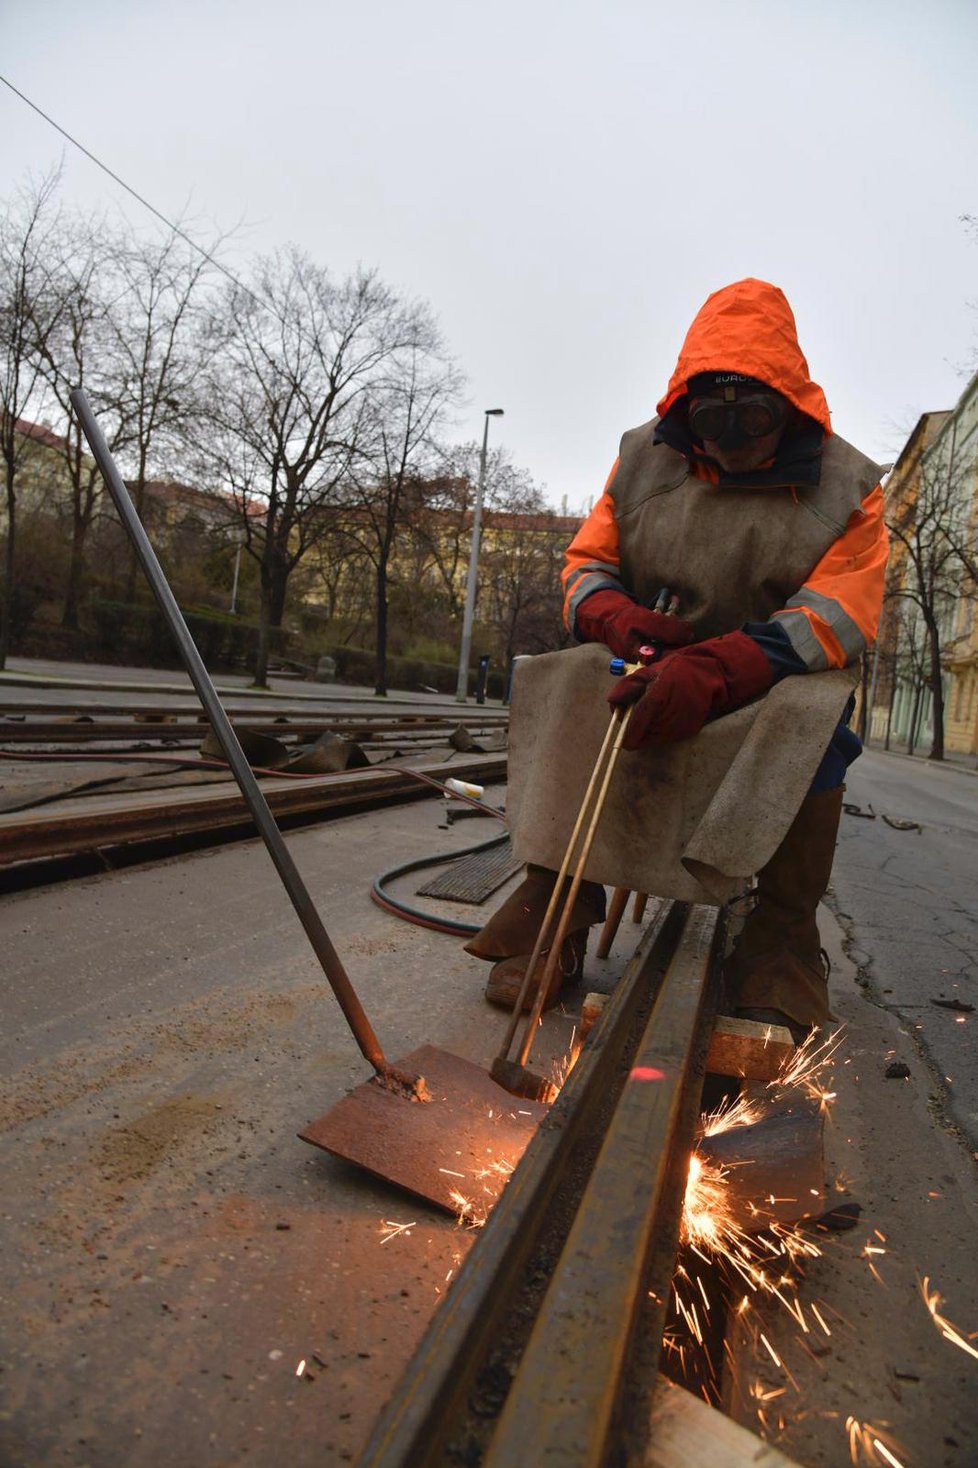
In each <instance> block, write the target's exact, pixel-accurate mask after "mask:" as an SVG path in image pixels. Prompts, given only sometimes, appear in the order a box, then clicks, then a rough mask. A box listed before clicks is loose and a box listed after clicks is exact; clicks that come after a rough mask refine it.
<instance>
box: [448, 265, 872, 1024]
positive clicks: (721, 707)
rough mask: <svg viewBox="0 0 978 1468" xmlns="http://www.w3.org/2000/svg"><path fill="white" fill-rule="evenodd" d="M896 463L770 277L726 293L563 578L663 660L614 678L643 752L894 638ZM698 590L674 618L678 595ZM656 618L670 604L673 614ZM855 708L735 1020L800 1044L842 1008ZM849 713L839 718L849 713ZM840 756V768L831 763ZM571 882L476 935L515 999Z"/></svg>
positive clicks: (734, 993)
mask: <svg viewBox="0 0 978 1468" xmlns="http://www.w3.org/2000/svg"><path fill="white" fill-rule="evenodd" d="M879 477H880V471H879V468H878V466H876V465H875V464H873V463H872V462H871V461H870V460H869V459H867V458H866V457H865V456H864V455H863V454H861V453H859V452H858V450H856V449H855V448H853V447H852V446H851V445H850V444H848V443H846V442H845V441H844V440H843V439H841V438H840V437H839V436H838V435H837V434H835V433H834V432H833V429H832V422H831V418H830V416H829V409H828V405H827V403H826V399H825V395H824V393H823V392H822V389H821V388H820V387H819V386H818V385H817V383H815V382H814V381H813V380H812V378H811V377H810V375H809V371H808V364H807V362H806V360H805V357H804V355H803V354H802V351H801V348H800V346H799V343H798V336H797V330H796V326H795V320H794V316H793V314H792V311H791V308H790V306H789V304H788V302H787V300H786V298H785V296H784V295H783V293H782V292H781V291H780V290H779V289H778V288H777V287H776V286H774V285H770V284H768V283H767V282H765V281H761V280H755V279H747V280H741V281H738V282H736V283H735V284H733V285H729V286H726V287H724V288H723V289H722V290H719V291H716V292H715V293H714V294H713V295H711V296H710V297H709V299H708V300H707V301H706V303H705V304H704V306H703V307H702V308H701V310H700V311H699V313H698V314H697V316H696V317H695V319H694V321H693V324H692V326H691V327H690V329H689V331H688V333H687V335H686V339H685V341H684V343H683V346H682V350H681V352H680V355H679V361H678V364H677V366H676V370H675V372H674V373H673V375H672V378H671V380H670V382H669V386H668V388H667V390H666V392H665V394H664V396H663V397H662V399H661V401H660V402H659V404H658V407H657V416H656V417H655V418H653V419H652V420H651V421H650V422H648V423H645V424H643V425H642V426H641V427H639V428H634V429H631V430H630V431H629V432H627V433H625V435H624V437H623V438H622V440H621V447H620V452H619V456H618V458H617V459H616V461H615V463H614V465H613V467H612V470H611V474H610V476H609V479H608V482H607V485H606V486H605V489H604V492H603V494H602V495H601V498H600V499H599V500H598V502H597V503H596V505H595V506H594V508H593V510H592V511H591V513H590V514H589V515H588V517H587V519H586V520H585V522H584V524H583V525H582V527H581V529H580V530H579V531H578V533H577V535H576V536H575V537H574V539H573V541H572V542H571V544H570V547H569V548H568V551H567V555H566V565H565V568H564V571H563V578H562V579H563V584H564V590H565V602H564V619H565V622H566V625H567V628H568V629H569V631H570V632H571V633H572V634H573V636H574V637H575V639H576V640H577V641H579V642H601V643H604V644H605V645H606V646H607V647H608V648H609V649H610V650H611V652H612V653H613V654H615V655H616V656H618V657H621V658H624V659H626V660H629V661H635V660H636V659H637V658H638V656H639V649H640V648H641V647H643V646H645V645H648V646H650V647H651V648H653V649H654V654H653V656H652V658H651V660H650V661H649V663H648V665H647V666H642V667H639V668H638V669H637V670H636V671H633V672H629V673H627V674H626V675H625V676H623V677H621V678H620V679H619V680H618V681H617V682H616V683H615V684H614V685H613V687H612V688H611V690H610V692H609V694H608V701H609V703H610V704H611V705H612V707H613V708H617V709H620V710H624V709H625V708H627V707H629V706H631V707H632V709H633V711H632V714H631V717H630V721H629V725H628V728H627V730H626V733H625V738H624V741H623V742H624V747H625V748H626V749H646V748H654V747H656V746H663V745H667V744H669V743H671V742H673V741H677V740H684V739H692V738H694V737H695V736H696V735H697V734H698V733H699V731H700V730H701V729H703V727H704V725H705V724H706V723H707V722H708V721H712V720H714V719H717V718H720V717H722V716H723V715H724V714H727V713H728V712H730V711H731V710H733V709H736V708H739V707H741V706H742V705H744V704H746V703H748V702H750V701H751V700H755V699H759V698H762V697H763V696H764V695H765V694H766V693H767V692H768V690H769V689H770V688H771V687H772V685H773V684H775V683H776V682H778V681H779V680H781V679H783V678H786V677H796V676H802V677H803V676H805V675H806V674H812V673H817V672H819V671H822V670H826V669H833V668H844V667H847V666H848V665H849V664H851V663H853V662H854V661H856V660H857V659H858V658H859V657H860V655H861V653H862V652H863V651H864V649H865V648H866V647H867V646H868V645H869V643H870V642H871V641H872V639H873V637H874V636H875V633H876V629H877V625H878V622H879V616H880V610H881V606H882V600H883V582H884V573H885V566H886V558H887V549H888V543H887V534H886V529H885V526H884V523H883V493H882V488H881V486H880V484H879V482H878V481H879ZM662 588H668V589H669V592H670V594H671V595H672V596H673V597H678V615H675V616H669V615H665V614H664V613H663V611H662V610H661V607H662V605H663V599H662V598H661V597H660V595H659V593H660V590H661V589H662ZM656 606H658V607H659V608H660V610H656V609H655V608H656ZM853 703H854V700H853V699H851V698H850V701H849V704H848V706H847V708H846V711H845V714H844V716H843V719H842V720H841V721H840V723H839V725H838V728H837V729H836V731H835V734H834V736H833V738H832V740H831V743H830V744H829V746H828V748H827V749H825V750H824V752H823V751H822V750H820V749H818V748H816V749H815V750H814V751H813V752H812V761H811V767H814V766H815V765H816V764H817V770H816V773H815V776H814V779H813V780H812V783H811V788H810V790H809V791H808V794H807V795H806V796H805V798H804V800H803V801H802V804H801V807H800V809H798V810H797V812H796V813H795V814H794V818H793V819H792V818H791V813H790V812H788V813H785V820H786V822H787V823H788V824H787V827H786V829H787V834H786V835H785V836H784V839H783V840H782V841H781V844H780V845H779V846H778V848H777V850H776V851H775V852H774V854H773V855H772V856H771V857H770V859H769V860H768V861H767V862H766V864H765V865H764V866H763V868H762V869H761V870H760V871H759V872H757V873H756V879H757V880H756V889H755V899H754V906H753V909H752V910H751V911H750V913H749V915H748V916H747V918H746V921H745V922H744V926H743V929H742V931H741V933H740V935H739V938H738V939H737V941H736V946H735V947H734V949H733V951H732V953H731V954H730V955H729V956H728V958H727V960H726V963H725V966H724V978H725V983H726V988H727V991H728V996H729V998H730V1000H731V1003H732V1007H733V1011H734V1013H736V1014H739V1015H741V1016H742V1017H745V1018H753V1019H759V1020H762V1021H765V1022H770V1023H780V1024H786V1025H787V1026H788V1027H789V1028H790V1029H791V1031H792V1033H793V1034H794V1036H795V1038H796V1039H801V1038H802V1037H803V1036H804V1035H805V1034H807V1033H809V1032H810V1030H811V1029H812V1028H813V1027H818V1026H820V1025H821V1024H823V1023H824V1022H825V1021H826V1020H828V1019H830V1018H831V1013H830V1009H829V1002H828V984H827V979H828V968H827V960H826V958H825V956H824V953H823V951H822V948H821V943H820V940H819V933H818V927H817V925H816V918H815V914H816V908H817V906H818V903H819V901H820V899H821V897H822V896H823V894H824V892H825V890H826V888H827V886H828V882H829V876H830V873H831V868H832V860H833V855H834V851H835V844H836V838H837V834H838V827H839V818H840V815H841V811H842V794H843V778H844V775H845V771H846V768H847V766H848V765H849V764H850V763H851V761H852V760H853V759H855V758H856V756H857V755H858V754H859V752H860V750H861V747H862V746H861V743H860V741H859V739H858V738H857V736H856V735H855V734H854V733H853V732H852V731H851V730H850V729H849V727H848V723H847V720H848V718H849V717H850V716H851V711H852V707H853ZM833 717H834V715H833ZM820 754H821V756H822V757H821V762H820V763H818V760H819V755H820ZM555 879H556V874H555V873H554V872H552V871H549V870H548V869H546V868H543V867H531V868H529V869H528V872H527V876H526V879H525V881H524V882H523V884H522V885H521V886H520V887H519V888H518V889H517V891H516V892H514V893H513V894H512V896H511V897H510V898H509V899H508V900H507V901H506V902H505V903H504V904H503V906H502V908H501V909H500V910H499V911H498V912H497V913H496V914H495V915H494V916H493V917H492V918H491V919H490V921H489V922H488V923H487V925H486V926H485V927H484V928H483V929H482V930H481V931H480V932H479V933H478V934H477V935H476V936H475V937H474V938H473V939H472V940H471V941H470V942H469V943H468V944H467V945H466V947H467V949H468V951H469V952H470V953H472V954H474V955H476V956H477V957H480V958H485V959H489V960H491V961H492V962H493V965H494V966H493V969H492V971H491V974H490V978H489V983H488V986H487V989H486V995H487V998H488V999H489V1000H490V1001H492V1002H494V1003H498V1004H502V1005H507V1006H512V1005H513V1004H514V1003H515V1002H516V999H517V996H518V993H519V988H520V985H521V983H522V978H523V974H524V973H525V970H526V966H527V962H528V958H529V953H530V950H531V948H532V946H533V941H534V939H535V937H536V934H537V932H538V930H539V928H540V924H541V922H542V919H543V916H544V911H545V908H546V904H547V902H548V900H549V898H550V896H551V894H552V891H553V885H554V881H555ZM603 916H604V890H603V888H602V887H600V886H598V885H597V884H596V883H584V884H583V885H582V887H581V890H580V893H579V894H578V898H577V901H576V903H575V907H574V911H573V914H572V916H571V922H570V927H569V929H568V937H567V939H566V941H565V943H564V949H563V951H562V952H561V954H560V955H559V958H560V961H559V963H558V965H557V968H556V972H555V979H554V983H553V986H552V989H551V992H550V993H549V994H548V996H547V1002H548V1004H552V1003H555V1002H556V1000H557V999H558V998H559V995H560V992H561V989H562V987H563V986H564V985H566V984H567V983H569V982H572V981H574V980H576V979H578V978H580V977H581V976H582V973H583V959H584V951H585V943H586V937H587V930H588V928H589V927H590V926H591V925H592V924H594V923H596V922H600V921H601V920H602V918H603Z"/></svg>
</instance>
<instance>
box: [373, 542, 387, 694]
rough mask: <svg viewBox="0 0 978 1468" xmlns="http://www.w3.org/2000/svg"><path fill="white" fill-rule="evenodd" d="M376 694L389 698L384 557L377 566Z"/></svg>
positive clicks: (385, 569)
mask: <svg viewBox="0 0 978 1468" xmlns="http://www.w3.org/2000/svg"><path fill="white" fill-rule="evenodd" d="M374 693H375V694H377V695H378V697H380V698H386V697H387V559H386V557H384V556H382V557H381V559H380V561H379V563H378V566H377V664H376V673H375V678H374Z"/></svg>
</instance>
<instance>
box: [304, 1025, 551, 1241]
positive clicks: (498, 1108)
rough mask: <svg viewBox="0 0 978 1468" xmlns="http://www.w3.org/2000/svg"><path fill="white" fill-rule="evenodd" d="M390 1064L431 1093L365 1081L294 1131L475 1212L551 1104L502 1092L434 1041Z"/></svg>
mask: <svg viewBox="0 0 978 1468" xmlns="http://www.w3.org/2000/svg"><path fill="white" fill-rule="evenodd" d="M395 1065H396V1067H397V1069H398V1070H400V1071H406V1072H407V1073H408V1074H411V1073H414V1074H420V1075H422V1076H423V1077H424V1080H425V1084H426V1086H427V1088H428V1091H429V1092H430V1094H431V1100H430V1101H427V1102H420V1101H409V1100H407V1099H406V1098H404V1097H402V1096H398V1095H395V1094H394V1093H393V1092H391V1091H389V1090H385V1089H384V1087H382V1086H380V1085H378V1084H377V1083H376V1081H374V1080H369V1081H365V1082H364V1084H363V1085H361V1086H357V1087H356V1088H355V1090H352V1091H350V1092H349V1093H348V1094H347V1095H346V1096H344V1097H343V1099H342V1101H338V1102H337V1103H336V1105H335V1106H331V1107H330V1109H329V1111H327V1112H326V1113H325V1114H324V1115H323V1116H320V1117H318V1118H317V1120H316V1121H312V1122H310V1123H309V1125H308V1126H307V1127H306V1128H305V1129H304V1130H303V1131H301V1132H300V1133H299V1136H300V1137H301V1139H302V1140H303V1141H304V1142H311V1143H312V1144H313V1146H315V1147H322V1148H323V1150H324V1151H326V1152H331V1153H332V1154H333V1155H334V1156H335V1157H342V1158H344V1159H345V1161H347V1162H352V1163H354V1164H355V1165H356V1166H357V1167H362V1168H364V1169H365V1170H366V1171H367V1172H370V1173H373V1174H374V1176H375V1177H380V1178H385V1179H386V1180H387V1181H388V1182H391V1183H394V1184H395V1186H397V1187H399V1188H405V1189H406V1190H407V1191H408V1192H409V1193H414V1194H415V1195H416V1196H417V1197H419V1198H425V1199H427V1200H428V1202H429V1203H434V1204H435V1205H436V1206H437V1207H439V1208H443V1209H445V1211H446V1212H447V1213H455V1214H459V1215H460V1216H461V1217H463V1218H465V1219H467V1220H469V1221H471V1222H479V1223H481V1222H483V1221H484V1220H485V1218H486V1217H487V1215H488V1214H489V1212H490V1211H491V1209H492V1206H493V1204H494V1203H495V1201H496V1199H497V1198H498V1197H499V1195H500V1193H501V1192H502V1190H503V1188H504V1187H505V1186H506V1183H507V1181H508V1179H509V1175H510V1173H511V1172H512V1171H513V1169H514V1168H515V1167H516V1164H517V1163H518V1162H519V1160H520V1158H521V1157H522V1155H523V1153H524V1151H525V1150H526V1147H527V1145H528V1144H529V1142H530V1139H531V1138H532V1136H533V1134H534V1132H535V1131H536V1129H537V1127H538V1125H539V1124H540V1122H541V1121H542V1120H543V1118H544V1117H545V1116H546V1115H547V1113H548V1111H549V1110H550V1107H549V1106H546V1105H544V1104H542V1103H541V1102H539V1101H525V1100H523V1099H522V1098H518V1097H516V1096H512V1095H510V1093H509V1092H508V1091H504V1090H503V1088H502V1086H498V1085H497V1084H496V1082H495V1081H494V1080H492V1078H491V1077H490V1076H489V1075H488V1073H487V1072H486V1071H485V1070H483V1069H482V1068H481V1066H478V1065H474V1064H473V1063H472V1062H471V1061H469V1060H462V1059H461V1058H460V1057H459V1056H457V1055H451V1054H449V1053H448V1051H447V1050H439V1049H438V1048H437V1047H436V1046H434V1045H422V1046H421V1048H420V1049H419V1050H413V1051H412V1052H411V1054H410V1055H405V1056H404V1058H403V1059H402V1060H398V1061H396V1062H395Z"/></svg>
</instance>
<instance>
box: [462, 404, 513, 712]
mask: <svg viewBox="0 0 978 1468" xmlns="http://www.w3.org/2000/svg"><path fill="white" fill-rule="evenodd" d="M485 416H486V425H485V428H484V429H483V432H482V454H481V455H480V458H479V484H478V488H477V489H476V492H475V509H474V510H473V513H472V549H471V551H470V552H469V574H468V578H467V579H466V583H465V614H464V616H463V618H462V646H461V649H460V651H459V655H458V684H457V686H456V689H455V702H456V703H465V702H466V701H467V698H468V691H469V654H470V652H471V650H472V620H473V617H474V616H475V583H476V577H477V575H478V570H479V539H480V536H481V533H482V495H483V491H484V490H485V487H486V449H487V448H488V445H489V419H490V418H501V417H502V416H503V410H502V408H486V410H485Z"/></svg>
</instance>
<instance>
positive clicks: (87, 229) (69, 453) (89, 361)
mask: <svg viewBox="0 0 978 1468" xmlns="http://www.w3.org/2000/svg"><path fill="white" fill-rule="evenodd" d="M62 253H63V264H62V272H61V291H62V296H63V301H64V308H63V310H62V312H61V314H60V317H59V319H58V321H57V323H56V325H55V327H54V329H53V330H52V331H51V332H50V333H49V334H48V335H47V337H46V339H45V341H44V342H43V343H42V344H41V352H40V356H41V371H42V374H43V376H44V379H45V381H46V383H47V386H48V389H49V392H50V395H51V398H52V400H53V402H54V403H55V404H56V405H57V410H58V415H59V417H60V420H61V424H62V425H63V427H64V433H63V436H62V437H60V438H59V439H58V441H57V444H58V448H57V451H58V453H59V454H60V457H61V458H62V460H63V462H64V465H65V473H66V477H67V482H68V487H69V498H68V504H67V507H66V508H67V513H68V517H69V526H68V542H69V547H70V549H69V559H68V574H67V578H66V583H65V589H64V597H63V602H62V612H61V625H62V626H63V627H66V628H77V626H78V610H79V603H80V600H81V589H82V578H83V571H84V565H85V546H86V542H87V539H88V532H89V530H90V529H91V526H92V522H93V520H94V518H95V514H96V511H97V509H98V506H99V502H100V499H101V476H100V475H99V472H98V468H97V466H96V464H95V460H94V459H93V458H92V456H91V454H90V453H89V452H88V446H87V444H86V441H85V438H84V435H83V434H82V431H81V426H80V425H79V423H78V422H77V420H76V419H75V418H74V415H73V413H72V409H71V404H70V401H69V395H70V393H71V391H72V389H73V388H75V387H80V388H84V389H85V390H86V391H87V392H88V393H89V395H90V397H91V399H92V403H93V407H94V409H95V411H96V413H97V415H98V416H99V419H100V422H101V427H102V430H103V432H104V434H105V437H106V440H107V442H108V444H109V447H110V448H111V449H113V450H115V449H118V447H119V439H120V420H119V418H118V415H117V414H111V413H109V412H108V411H107V410H108V408H109V404H108V403H107V402H106V400H105V392H104V385H105V381H106V368H107V359H108V357H109V312H110V306H109V304H108V301H107V296H106V291H107V289H108V290H109V292H110V293H111V282H110V280H109V279H108V277H109V275H110V267H111V261H112V247H111V241H110V240H109V237H108V235H107V232H106V228H105V225H104V222H97V223H96V222H89V223H86V222H84V221H80V220H75V221H73V222H72V223H71V224H69V225H68V226H66V228H65V230H64V248H63V252H62ZM57 509H58V510H59V512H61V511H62V510H63V506H62V505H61V504H59V505H58V506H57Z"/></svg>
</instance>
